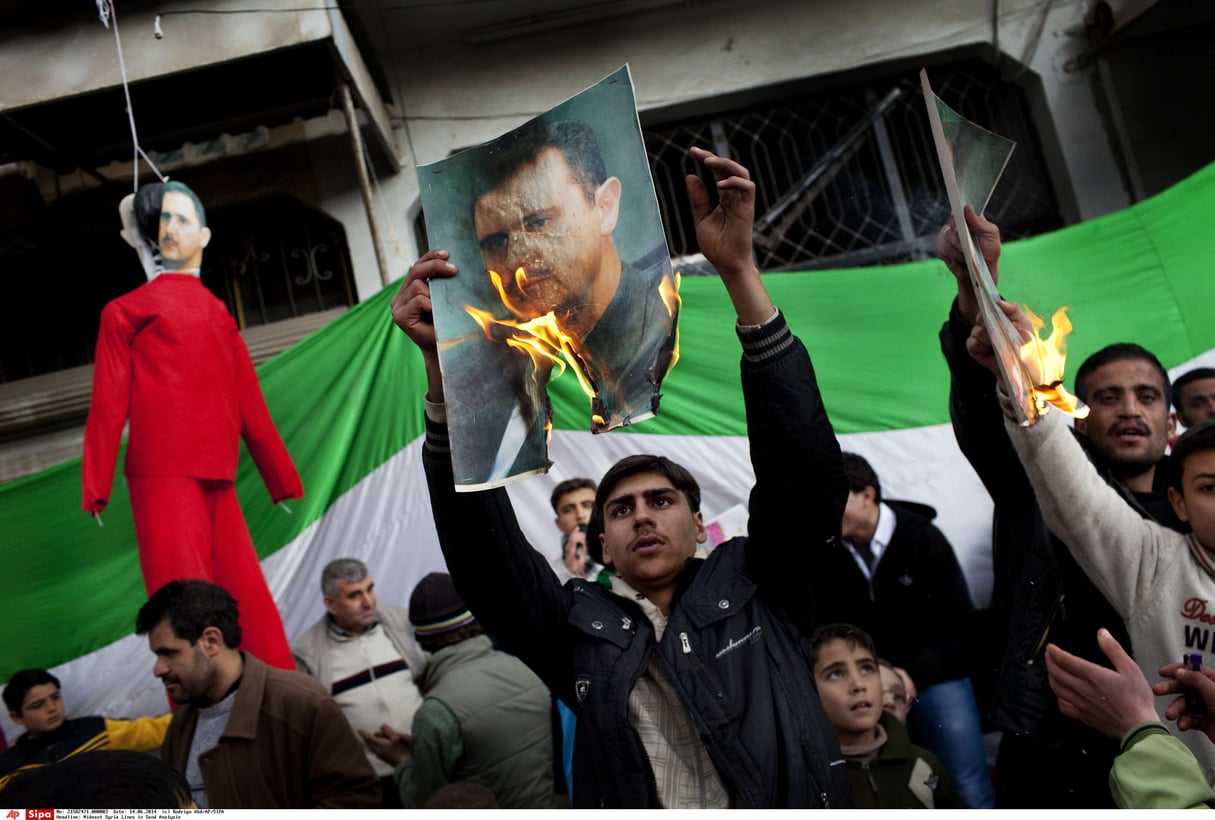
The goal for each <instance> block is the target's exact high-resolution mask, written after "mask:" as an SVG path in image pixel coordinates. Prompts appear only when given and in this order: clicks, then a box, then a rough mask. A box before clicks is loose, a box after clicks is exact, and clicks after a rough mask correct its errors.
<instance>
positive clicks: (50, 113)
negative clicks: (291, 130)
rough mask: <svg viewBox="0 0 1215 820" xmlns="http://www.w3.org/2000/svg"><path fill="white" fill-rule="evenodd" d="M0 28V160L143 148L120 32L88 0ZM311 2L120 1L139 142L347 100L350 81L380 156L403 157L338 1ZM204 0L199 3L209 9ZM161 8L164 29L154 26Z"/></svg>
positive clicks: (187, 138)
mask: <svg viewBox="0 0 1215 820" xmlns="http://www.w3.org/2000/svg"><path fill="white" fill-rule="evenodd" d="M74 5H76V7H77V9H78V11H77V12H76V13H74V14H72V15H71V16H70V17H65V16H60V17H57V18H56V19H54V20H51V21H47V20H42V21H34V22H32V23H30V24H28V25H25V26H21V27H18V28H11V27H5V29H4V30H0V163H3V162H15V161H21V160H32V161H35V162H37V163H39V164H41V165H43V166H45V167H47V168H51V169H53V170H55V171H56V172H59V173H69V172H71V171H74V170H76V169H77V168H80V169H85V170H89V169H96V168H99V167H102V166H105V165H107V164H109V163H110V162H113V161H116V160H117V161H126V160H130V159H131V157H132V154H133V146H132V144H131V135H130V126H129V123H128V119H127V113H126V100H125V97H124V95H123V91H122V86H121V82H122V72H121V70H120V66H119V59H118V50H117V47H116V44H115V38H114V33H113V31H112V30H108V29H107V28H106V27H105V26H103V25H102V24H101V22H100V21H99V20H98V18H97V15H96V11H95V9H94V7H93V5H92V4H86V3H79V4H74ZM296 5H299V6H304V4H303V3H300V4H295V3H284V2H277V3H276V2H269V3H259V4H258V8H253V9H251V8H250V6H249V5H248V4H241V3H235V2H214V3H207V4H205V5H202V6H198V5H196V6H194V7H192V8H187V7H185V6H178V5H174V4H146V3H143V4H139V5H138V7H137V10H136V11H133V12H131V13H129V14H125V15H123V6H122V5H121V4H119V6H118V12H119V14H120V15H121V16H120V18H119V20H118V24H119V26H120V34H121V38H122V47H123V56H124V61H125V67H126V75H127V79H128V82H129V84H130V91H131V103H132V108H133V110H134V112H135V124H136V127H137V129H138V133H139V140H140V144H141V145H142V146H143V147H144V149H145V150H146V151H149V152H153V151H155V152H160V153H162V154H165V153H171V152H173V151H176V150H178V149H180V148H181V146H182V145H183V144H184V143H206V142H209V141H212V140H215V139H217V138H219V136H220V135H221V134H240V133H244V132H249V131H252V130H254V129H255V128H257V127H259V126H274V125H279V124H282V123H286V122H290V121H291V120H293V119H295V118H297V117H300V118H305V119H306V118H311V117H317V116H323V115H325V114H326V113H327V112H328V111H330V110H331V109H332V108H335V107H340V103H339V102H338V101H337V97H336V95H335V90H336V89H337V87H338V86H339V85H340V84H342V83H348V84H349V85H350V86H351V88H352V90H353V93H354V96H355V100H356V103H357V104H358V106H359V108H360V109H361V110H362V111H363V112H364V113H365V114H366V122H365V123H364V124H363V128H364V129H365V130H366V131H368V132H369V133H368V134H367V143H368V144H369V145H371V146H373V147H374V150H375V151H376V154H377V155H378V156H377V158H378V159H380V160H381V161H384V162H386V163H387V164H388V166H389V167H390V168H391V169H392V170H396V169H398V168H399V159H398V156H397V152H396V145H395V142H394V140H393V138H392V129H391V124H390V121H389V116H388V112H387V110H386V109H385V106H384V103H383V100H382V98H381V96H380V93H379V90H378V89H377V87H376V85H375V83H374V81H373V79H372V75H371V72H370V71H369V69H368V65H367V63H366V62H365V60H364V59H363V56H362V54H361V52H360V50H359V48H358V47H357V45H356V44H355V41H354V37H353V36H352V34H351V32H350V29H349V28H348V27H347V25H346V22H345V20H344V19H343V17H342V14H341V12H340V11H337V10H336V9H318V7H317V5H316V4H310V5H309V6H308V7H307V8H301V9H299V10H297V9H296V8H295V6H296ZM200 8H201V9H205V10H206V11H205V13H204V11H201V10H199V9H200ZM158 14H159V15H160V26H159V29H160V31H162V32H163V37H162V38H157V37H156V36H155V35H154V28H155V25H156V20H157V15H158Z"/></svg>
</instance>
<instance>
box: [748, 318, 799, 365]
mask: <svg viewBox="0 0 1215 820" xmlns="http://www.w3.org/2000/svg"><path fill="white" fill-rule="evenodd" d="M735 331H736V332H737V333H738V340H739V341H740V342H742V348H743V358H744V359H746V360H747V361H748V362H751V363H752V364H763V363H765V362H767V361H770V360H771V359H774V358H776V357H777V356H779V355H780V354H781V353H783V352H785V351H786V350H787V349H789V348H790V347H792V346H793V341H794V339H793V332H792V331H790V330H789V325H788V324H787V323H786V322H785V315H784V314H783V313H781V312H780V311H779V310H778V311H776V313H774V314H773V315H772V318H771V319H769V320H768V321H766V322H764V323H763V324H761V325H745V326H744V325H738V326H736V327H735Z"/></svg>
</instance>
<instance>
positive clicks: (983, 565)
mask: <svg viewBox="0 0 1215 820" xmlns="http://www.w3.org/2000/svg"><path fill="white" fill-rule="evenodd" d="M1212 213H1215V166H1212V167H1209V168H1207V169H1205V170H1203V171H1201V172H1199V173H1197V174H1195V175H1194V176H1193V177H1191V178H1189V179H1187V180H1185V181H1183V182H1181V183H1179V184H1178V185H1176V186H1174V187H1173V188H1172V189H1170V190H1169V191H1166V192H1165V193H1163V194H1161V195H1159V196H1157V197H1155V198H1153V199H1151V200H1147V201H1145V202H1142V203H1139V204H1138V205H1136V206H1134V207H1132V208H1129V209H1127V210H1124V211H1120V212H1118V213H1115V214H1111V215H1108V216H1105V217H1102V218H1100V219H1097V220H1093V221H1091V222H1087V223H1083V224H1080V225H1076V226H1073V227H1070V228H1066V229H1064V230H1061V231H1058V232H1055V233H1052V234H1048V235H1044V236H1039V237H1035V238H1033V239H1028V240H1024V241H1021V242H1016V243H1012V244H1009V245H1008V246H1007V247H1006V248H1005V252H1004V256H1003V258H1002V260H1001V265H1000V271H1001V274H1002V277H1003V279H1002V283H1001V284H1002V287H1001V290H1002V292H1003V293H1004V295H1005V296H1006V297H1007V298H1012V299H1016V300H1017V301H1020V302H1024V303H1026V304H1028V305H1029V306H1030V307H1032V308H1033V309H1034V310H1035V311H1036V312H1038V313H1039V314H1041V315H1049V314H1050V313H1051V312H1053V311H1054V309H1055V308H1057V307H1058V306H1060V305H1069V306H1071V311H1070V316H1071V318H1072V320H1073V321H1074V323H1075V328H1076V329H1075V333H1074V334H1073V336H1072V337H1071V338H1070V341H1069V346H1068V354H1069V367H1068V371H1069V374H1068V375H1069V379H1070V375H1071V374H1072V373H1074V371H1075V368H1076V366H1077V365H1078V363H1079V362H1080V361H1082V360H1083V359H1084V357H1086V356H1088V355H1089V354H1090V353H1092V352H1093V351H1095V350H1096V349H1098V348H1100V347H1102V346H1104V345H1105V344H1108V343H1111V342H1114V341H1137V342H1139V343H1140V344H1143V345H1144V346H1146V347H1147V348H1149V349H1150V350H1152V351H1154V352H1155V353H1156V354H1157V355H1158V356H1159V357H1160V359H1161V360H1162V361H1163V362H1164V364H1165V366H1166V367H1169V368H1171V369H1172V370H1173V372H1174V375H1176V374H1177V373H1179V372H1181V371H1183V370H1185V369H1188V368H1189V367H1190V366H1193V365H1194V364H1195V363H1197V362H1198V361H1204V362H1206V363H1215V322H1213V321H1212V320H1211V313H1210V310H1211V308H1210V306H1211V305H1213V304H1215V276H1212V275H1211V273H1210V268H1211V261H1210V256H1209V249H1208V246H1207V243H1206V239H1207V238H1208V237H1210V236H1211V235H1212V228H1213V227H1215V225H1213V224H1212V216H1211V214H1212ZM766 283H767V286H768V288H769V290H770V291H771V293H772V297H773V300H774V301H775V302H776V303H777V305H779V306H780V307H781V309H782V310H783V311H784V312H785V314H786V315H787V316H788V319H789V323H790V325H791V326H792V327H793V329H794V331H795V332H796V333H797V334H798V335H799V336H800V337H801V338H802V339H803V340H804V341H805V343H806V346H807V347H808V348H809V350H810V353H811V356H812V358H813V360H814V363H815V367H816V369H817V371H818V375H819V380H820V383H821V385H822V389H823V393H824V396H825V400H826V404H827V409H828V411H829V413H830V415H831V418H832V421H833V422H834V424H835V427H836V430H837V432H838V433H839V434H840V435H841V439H842V442H843V446H844V448H845V449H850V450H853V451H855V452H859V453H861V454H862V455H865V456H866V457H867V458H869V460H870V461H871V462H872V463H873V465H874V467H875V469H876V470H877V472H878V475H879V476H880V478H881V480H882V483H883V492H884V493H885V495H886V496H887V497H890V498H903V499H909V500H915V501H921V502H925V503H928V504H932V505H933V506H935V507H936V508H937V510H938V511H939V513H940V515H939V518H938V524H939V525H940V526H941V528H942V529H943V530H944V531H945V533H946V535H948V536H949V538H950V539H951V541H952V542H953V544H954V546H955V549H956V550H957V551H958V553H959V557H960V559H961V560H962V563H963V566H964V569H965V570H966V572H967V576H968V578H969V580H970V583H971V592H972V595H973V596H974V597H975V599H976V601H978V602H979V603H983V602H984V601H985V600H986V598H987V595H988V592H989V589H990V561H989V556H988V546H989V535H990V515H991V505H990V501H989V500H988V499H987V498H986V495H985V493H984V491H983V489H982V486H981V485H980V484H979V482H978V479H977V478H976V477H975V475H974V473H973V472H972V471H971V470H970V468H969V466H968V465H967V464H966V462H965V460H964V459H963V457H962V456H961V454H960V453H959V452H958V450H957V447H956V445H955V443H954V439H953V434H952V431H951V429H950V427H949V418H948V405H947V393H948V373H947V371H946V368H945V364H944V361H943V359H942V357H941V354H940V350H939V347H938V342H937V333H938V331H939V329H940V327H941V324H942V322H943V320H944V318H945V316H946V311H947V310H948V307H949V304H950V301H951V299H952V297H953V294H954V292H955V288H954V283H953V278H952V276H951V275H950V274H949V273H948V272H947V271H946V270H945V268H944V266H943V265H942V264H941V263H940V262H939V261H936V260H929V261H924V262H917V263H911V264H905V265H894V266H888V267H878V268H865V269H854V270H841V271H824V272H814V273H782V274H773V275H769V276H767V277H766ZM394 291H395V288H389V289H386V290H384V291H382V292H381V293H379V294H377V295H376V296H373V297H372V298H370V299H368V300H367V301H366V302H364V303H362V304H361V305H359V306H358V307H357V308H355V309H354V310H352V311H350V312H349V313H348V314H347V315H345V316H343V317H342V318H341V319H339V320H337V321H335V322H334V323H332V324H331V325H330V326H328V327H326V328H324V329H322V330H320V331H318V332H317V333H315V334H313V335H312V336H310V337H309V338H307V339H305V340H303V341H301V342H300V343H298V344H297V345H295V346H294V347H292V348H291V349H289V350H287V351H285V352H283V353H282V354H280V355H278V356H276V357H275V358H274V359H273V360H271V361H269V362H267V363H265V364H264V365H262V367H260V368H259V371H258V373H259V377H260V378H261V382H262V387H263V391H264V393H265V395H266V400H267V402H268V403H269V405H270V409H271V412H272V413H273V414H274V417H275V419H276V421H277V423H278V426H279V429H280V430H281V432H282V434H283V437H284V439H285V440H286V442H287V446H288V447H289V448H290V450H291V453H292V455H293V456H294V458H295V461H296V464H297V465H298V467H299V469H300V473H301V475H302V477H303V480H304V486H305V491H306V493H307V496H306V498H304V499H303V500H302V501H298V502H292V514H290V515H288V514H287V513H285V512H283V511H282V510H280V509H278V508H276V507H274V506H273V505H272V504H271V503H270V499H269V498H268V497H267V495H266V493H265V490H264V488H263V487H262V486H261V482H260V480H259V479H258V477H257V475H256V471H255V469H254V467H253V465H252V462H251V461H250V460H249V459H248V457H247V456H245V457H244V458H242V461H241V467H240V471H239V475H238V477H237V485H238V487H237V490H238V493H239V495H240V497H241V500H242V504H243V506H244V511H245V515H246V517H247V519H248V523H249V529H250V531H251V533H252V535H253V539H254V542H255V543H256V544H257V545H258V548H259V553H260V555H261V557H262V566H263V569H264V571H265V573H266V576H267V579H268V580H269V583H270V589H271V591H272V593H273V594H274V597H275V599H276V600H277V602H278V604H279V607H280V609H281V611H282V613H283V621H284V624H285V626H286V629H287V634H288V636H289V637H292V638H293V637H295V636H296V635H298V634H299V633H300V632H302V631H303V630H304V629H305V628H307V626H308V625H309V624H311V623H312V622H313V621H314V620H315V619H316V618H318V617H319V616H320V614H321V612H322V611H323V610H322V606H321V601H320V589H319V583H318V579H319V576H320V571H321V568H322V567H323V566H324V565H325V563H326V562H328V561H329V560H331V559H333V558H335V557H339V556H344V555H353V556H358V557H361V558H362V559H364V560H365V561H367V563H368V564H369V566H370V567H371V569H372V572H373V574H374V575H375V577H376V581H377V591H378V592H379V595H380V601H381V604H382V605H397V606H404V605H405V603H406V602H407V601H408V597H409V593H410V591H411V590H412V588H413V586H414V584H415V583H417V581H418V580H420V579H421V577H422V576H423V575H425V574H426V573H427V572H430V571H433V570H441V569H442V568H443V559H442V556H441V554H440V553H439V550H438V545H437V539H436V536H435V532H434V526H433V523H432V521H431V518H430V509H429V501H428V498H427V494H426V488H425V483H424V481H423V477H422V469H421V464H420V447H421V435H422V430H423V417H422V400H421V397H422V392H423V390H424V385H425V379H424V374H423V370H422V366H421V361H420V359H419V357H418V355H417V353H416V351H415V350H414V349H413V348H412V347H411V345H410V344H409V342H408V340H407V339H406V338H405V337H404V336H403V334H401V333H400V332H399V331H397V330H396V328H395V327H394V326H393V325H392V322H391V319H390V316H389V306H388V302H389V300H390V298H391V295H392V293H393V292H394ZM682 296H683V300H684V305H683V312H682V313H681V315H680V335H681V355H680V360H679V363H678V365H677V366H676V368H675V369H674V370H673V371H672V373H671V375H670V376H669V378H668V379H667V380H666V381H665V382H664V384H663V388H664V390H663V392H664V395H663V398H662V405H661V409H660V411H659V415H658V417H657V418H656V419H653V420H650V421H647V422H643V423H641V424H639V425H636V426H635V427H633V428H628V429H627V430H624V431H618V432H614V433H611V434H607V435H600V436H592V435H591V434H590V433H589V432H584V431H585V419H586V412H587V411H586V407H587V400H586V398H585V396H583V395H582V394H581V392H580V391H579V388H578V385H577V382H576V381H575V379H574V378H573V377H572V375H567V376H565V377H562V378H560V379H558V380H556V381H555V382H554V383H553V384H552V386H551V388H550V389H551V392H552V395H553V403H554V408H555V420H554V427H555V431H554V434H553V441H552V445H551V448H550V457H551V458H552V459H553V461H554V467H553V469H552V471H551V472H550V473H549V475H548V476H546V477H542V478H536V479H532V480H529V481H523V482H518V483H516V484H514V485H511V487H510V488H509V490H508V491H509V492H510V494H511V496H512V498H513V500H514V503H515V508H516V510H517V511H518V512H519V517H520V521H521V523H522V525H523V528H524V530H525V532H527V533H528V535H529V536H530V538H531V539H532V542H533V543H534V544H536V545H537V547H538V548H540V549H541V550H542V551H545V552H547V553H549V554H550V555H551V554H553V553H554V552H555V551H557V550H558V549H559V546H558V536H557V532H556V530H555V529H554V527H553V524H552V513H551V508H550V507H549V504H548V496H549V493H550V492H551V489H552V487H553V486H554V485H555V484H556V482H558V481H560V480H562V479H564V478H569V477H571V476H576V475H589V476H592V477H597V476H599V475H601V474H602V473H603V472H604V471H605V470H606V469H607V468H608V467H609V466H610V465H611V464H612V463H613V462H614V461H615V460H616V459H617V458H619V457H621V456H623V455H626V454H629V453H634V452H643V451H649V452H660V453H663V454H665V455H668V456H670V457H671V458H674V459H676V460H678V461H680V462H682V463H683V464H685V465H687V466H688V467H689V468H690V469H691V470H692V472H693V473H694V474H695V475H696V476H697V477H698V479H700V481H701V482H702V484H703V487H704V493H703V507H704V512H705V515H706V519H707V520H712V519H713V518H714V517H715V516H717V515H718V514H720V513H721V512H723V511H725V510H728V509H730V508H732V507H734V506H736V505H738V504H742V503H745V501H746V498H747V492H748V490H749V487H750V484H751V482H752V480H753V475H752V472H751V468H750V464H749V460H748V454H747V443H746V439H745V432H746V430H745V421H744V416H743V407H742V400H741V396H740V393H739V387H738V372H737V368H738V365H737V361H738V356H739V346H738V342H737V339H736V338H735V336H734V334H733V330H732V325H733V319H734V317H733V311H732V309H731V306H730V303H729V300H728V299H727V297H726V295H725V292H724V289H723V288H722V286H721V283H720V282H718V281H716V280H715V279H712V278H688V279H685V280H684V282H683V287H682ZM188 434H189V431H188V430H183V431H182V435H188ZM79 501H80V462H79V460H74V461H72V462H68V463H66V464H63V465H61V466H59V467H55V468H52V469H50V470H46V471H44V472H42V473H39V474H36V475H33V476H29V477H27V478H24V479H21V480H18V481H15V482H12V483H10V484H8V485H5V486H4V487H0V562H2V565H3V567H4V568H5V571H4V573H3V580H2V581H0V589H2V594H0V625H2V628H3V635H4V639H3V641H0V680H3V681H7V680H8V678H9V676H10V675H11V674H12V673H13V672H15V671H16V670H18V669H21V668H24V667H30V666H42V667H47V668H53V669H54V670H55V672H56V673H57V674H58V675H59V676H60V677H61V679H62V680H63V683H64V687H65V692H64V694H65V699H66V702H67V704H68V708H69V713H70V714H72V715H86V714H104V715H108V716H113V717H119V716H135V715H138V714H152V713H156V712H159V711H163V710H164V708H165V705H166V701H165V697H164V694H163V689H162V688H161V686H160V684H159V682H158V681H156V680H155V679H154V678H153V677H152V674H151V670H152V656H151V655H150V654H149V653H148V651H147V648H146V643H145V641H144V639H143V638H139V637H136V636H134V635H133V634H132V630H133V623H134V617H135V613H136V611H137V610H138V608H139V606H140V604H141V603H142V602H143V601H144V600H145V595H144V590H143V582H142V579H141V576H140V573H139V564H138V559H137V555H136V549H135V534H134V529H133V525H132V521H131V515H130V506H129V502H128V499H127V496H126V489H125V482H124V481H122V480H119V481H117V482H116V484H115V492H114V498H113V501H112V503H111V504H110V506H109V508H108V509H107V510H106V513H105V526H104V527H102V528H99V527H98V526H97V525H96V523H94V521H93V520H92V519H91V518H89V517H88V516H87V515H85V514H84V513H83V512H81V511H80V509H79ZM789 537H790V538H797V537H798V533H796V532H791V533H789ZM0 724H2V728H3V729H4V732H5V734H6V735H7V736H8V737H9V738H10V739H11V738H12V737H13V736H14V733H13V730H14V727H13V726H12V725H11V724H10V723H9V722H8V720H7V715H3V714H2V713H0Z"/></svg>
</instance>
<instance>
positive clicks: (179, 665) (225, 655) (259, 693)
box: [135, 580, 380, 809]
mask: <svg viewBox="0 0 1215 820" xmlns="http://www.w3.org/2000/svg"><path fill="white" fill-rule="evenodd" d="M135 632H136V633H137V634H139V635H147V636H148V647H149V648H150V649H151V650H152V653H153V654H154V655H155V656H156V665H155V666H154V667H153V674H155V675H156V677H158V678H160V680H161V681H162V682H163V683H164V686H165V691H166V692H167V693H168V695H169V697H170V698H171V699H172V700H173V702H174V703H177V704H179V706H178V708H177V709H176V710H175V711H174V712H173V720H172V721H171V722H170V724H169V730H168V733H167V734H166V735H165V740H164V746H163V748H162V749H161V757H163V758H164V761H165V762H166V763H168V764H169V765H170V766H172V767H173V768H174V769H176V770H177V771H179V772H181V773H182V774H183V775H185V778H186V780H187V782H189V784H190V791H191V793H192V794H193V796H194V802H195V803H197V804H198V806H199V807H200V808H212V809H219V808H228V809H308V808H368V809H370V808H377V807H379V805H380V783H379V779H378V778H377V777H376V775H375V772H374V771H373V770H372V768H371V764H370V763H368V762H367V757H366V756H365V755H364V753H363V750H362V747H361V745H360V743H359V741H358V740H357V739H356V737H355V734H354V731H353V730H352V729H351V728H350V723H349V722H348V721H347V720H346V716H345V715H344V714H342V710H341V708H339V707H338V705H337V704H336V703H334V702H333V698H331V697H329V693H328V692H327V691H326V690H325V687H324V686H322V685H321V684H320V683H319V682H318V681H316V680H315V679H313V678H310V677H309V676H307V675H305V674H304V673H302V672H288V671H285V670H282V669H276V668H274V667H272V666H267V665H266V664H265V663H262V662H261V661H260V660H258V659H257V658H256V657H254V656H253V655H252V654H251V653H248V652H244V651H242V650H241V649H240V645H241V628H240V623H239V619H238V615H237V607H236V601H235V600H233V598H232V596H231V595H229V594H228V592H227V591H226V590H225V589H224V588H223V587H220V586H216V585H215V584H212V583H209V582H207V581H200V580H179V581H170V582H169V583H167V584H165V585H164V586H163V587H161V588H160V589H158V590H156V592H154V593H153V594H152V596H151V597H150V598H149V599H148V601H147V603H145V604H144V605H143V606H142V607H141V608H140V610H139V614H138V615H137V616H136V618H135Z"/></svg>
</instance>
